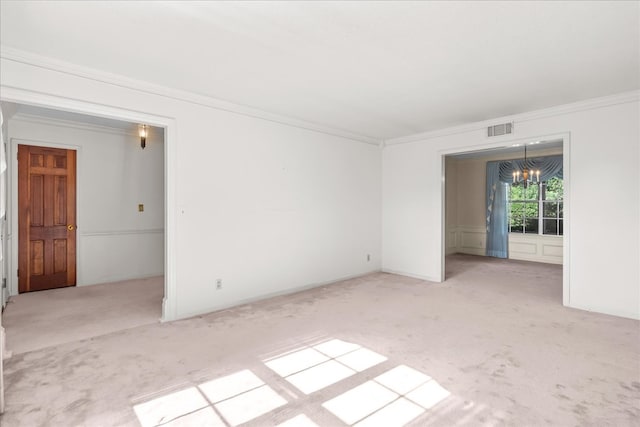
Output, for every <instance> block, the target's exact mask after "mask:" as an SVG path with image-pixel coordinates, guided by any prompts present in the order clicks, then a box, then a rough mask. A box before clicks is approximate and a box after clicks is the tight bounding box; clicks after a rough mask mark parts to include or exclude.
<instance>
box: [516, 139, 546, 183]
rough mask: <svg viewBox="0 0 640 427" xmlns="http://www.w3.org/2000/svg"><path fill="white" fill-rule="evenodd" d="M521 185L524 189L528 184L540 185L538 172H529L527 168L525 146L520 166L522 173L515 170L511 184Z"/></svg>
mask: <svg viewBox="0 0 640 427" xmlns="http://www.w3.org/2000/svg"><path fill="white" fill-rule="evenodd" d="M520 183H522V186H523V187H524V188H527V187H528V186H529V184H540V171H539V170H529V167H528V166H527V146H526V145H525V146H524V163H523V164H522V173H520V170H519V169H517V168H516V170H514V171H513V184H514V185H518V184H520Z"/></svg>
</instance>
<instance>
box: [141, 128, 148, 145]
mask: <svg viewBox="0 0 640 427" xmlns="http://www.w3.org/2000/svg"><path fill="white" fill-rule="evenodd" d="M146 146H147V125H142V126H140V148H142V149H143V150H144V147H146Z"/></svg>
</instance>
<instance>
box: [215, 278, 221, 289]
mask: <svg viewBox="0 0 640 427" xmlns="http://www.w3.org/2000/svg"><path fill="white" fill-rule="evenodd" d="M216 289H217V290H220V289H222V279H216Z"/></svg>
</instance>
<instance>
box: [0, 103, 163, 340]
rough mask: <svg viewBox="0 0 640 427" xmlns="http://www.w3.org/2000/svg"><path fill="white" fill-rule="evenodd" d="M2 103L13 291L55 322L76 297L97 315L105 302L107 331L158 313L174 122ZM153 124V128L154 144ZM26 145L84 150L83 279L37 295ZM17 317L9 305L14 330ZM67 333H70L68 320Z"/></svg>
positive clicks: (36, 316)
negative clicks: (23, 194) (31, 272)
mask: <svg viewBox="0 0 640 427" xmlns="http://www.w3.org/2000/svg"><path fill="white" fill-rule="evenodd" d="M2 109H3V115H4V121H5V123H6V124H7V129H6V132H3V133H4V135H5V138H6V142H7V158H8V159H9V161H8V178H9V179H8V181H9V182H8V188H7V190H8V209H7V212H8V215H9V218H8V221H7V232H6V236H7V239H6V247H5V248H4V249H5V252H4V253H5V254H7V256H6V257H5V260H4V261H3V262H4V263H5V267H6V269H5V271H6V272H7V279H8V280H7V287H6V289H4V290H3V291H4V292H3V298H7V297H10V298H11V299H15V302H16V304H17V303H18V301H23V302H22V304H24V305H31V308H27V311H28V310H29V309H32V310H34V311H33V313H32V314H31V316H32V319H33V320H34V322H35V323H37V322H46V317H47V316H50V317H52V318H56V313H55V311H56V310H63V311H64V312H67V313H69V310H71V307H72V306H73V304H76V306H77V308H78V310H80V311H82V309H83V306H84V310H85V311H86V310H89V311H93V314H95V311H96V310H101V315H100V316H93V317H94V318H95V321H96V322H98V323H100V322H101V323H100V327H97V328H94V330H95V331H98V332H99V331H101V330H104V331H107V332H109V331H111V330H118V329H124V328H127V327H129V326H131V325H128V324H127V321H130V322H133V324H132V325H133V326H137V325H138V324H140V323H141V322H149V323H151V322H155V321H158V320H159V319H160V318H161V317H162V315H163V299H164V298H165V297H166V295H165V293H166V292H165V279H164V273H165V252H166V250H165V230H164V229H165V209H166V208H165V205H166V202H165V154H164V153H165V129H164V128H162V127H156V126H152V125H148V124H146V123H134V122H128V121H123V120H115V119H110V118H103V117H97V116H91V115H86V114H80V113H72V112H68V111H62V110H57V109H51V108H44V107H39V106H32V105H27V104H19V103H8V102H3V103H2ZM143 125H145V130H146V132H147V134H146V135H145V138H144V139H145V140H144V147H143V146H142V145H143V141H142V138H141V132H140V131H141V130H142V126H143ZM19 147H20V148H23V147H34V149H35V150H36V151H38V150H40V151H44V152H49V151H51V152H57V151H56V150H62V151H65V150H66V151H69V152H73V153H75V155H76V214H77V217H76V221H75V223H74V224H69V225H70V226H71V227H73V228H75V229H74V230H73V231H74V233H75V236H74V237H75V242H74V243H75V245H76V251H75V263H76V272H77V273H76V277H75V283H73V285H74V286H73V287H69V288H64V289H63V288H59V287H58V286H55V285H54V286H51V287H52V288H58V289H52V290H43V291H42V292H33V293H24V292H23V291H24V289H19V286H18V283H19V278H18V273H19V272H18V266H19V265H20V262H19V261H20V253H19V251H18V246H19V242H20V239H21V236H20V233H18V222H19V219H20V218H19V217H20V211H19V209H18V196H19V185H18V183H19V181H20V179H19V177H18V159H17V151H18V148H19ZM35 158H36V157H34V159H35ZM36 172H37V170H36ZM35 181H37V180H35ZM31 187H33V189H36V190H37V188H36V187H34V186H31ZM25 188H27V187H25ZM28 190H29V191H31V190H32V188H28ZM56 197H57V196H56ZM52 200H53V199H52ZM56 200H57V199H56ZM70 229H71V228H70ZM32 246H33V245H32ZM35 270H38V268H35ZM36 273H38V271H36ZM67 285H68V284H67ZM65 286H66V285H65ZM45 289H46V288H45ZM32 290H35V289H32ZM65 292H66V293H65ZM36 294H41V295H36ZM44 294H47V295H44ZM91 304H95V305H93V306H92V305H91ZM25 308H26V307H25ZM90 314H91V313H90ZM9 315H10V313H8V311H7V312H5V319H4V326H5V328H7V330H8V331H9V333H10V332H11V331H10V327H11V320H10V316H9ZM77 316H80V313H77ZM59 318H60V317H59V316H58V319H59ZM126 319H129V320H126ZM76 320H77V319H76ZM58 323H59V322H58ZM72 326H73V325H72ZM76 326H77V328H76V329H77V333H78V334H79V335H78V336H76V338H78V337H84V335H83V334H87V333H89V329H91V328H89V327H88V325H86V324H84V325H83V324H82V322H77V325H76ZM101 328H102V329H101ZM66 334H67V338H65V339H68V336H69V330H68V328H67V332H66ZM71 335H73V333H72V334H71ZM9 340H10V337H9ZM45 344H46V343H45ZM9 347H11V341H9Z"/></svg>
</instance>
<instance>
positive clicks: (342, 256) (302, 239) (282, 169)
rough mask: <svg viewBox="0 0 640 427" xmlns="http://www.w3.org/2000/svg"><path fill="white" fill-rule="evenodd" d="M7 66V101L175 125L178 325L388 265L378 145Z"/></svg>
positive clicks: (200, 102) (172, 309)
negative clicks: (183, 320)
mask: <svg viewBox="0 0 640 427" xmlns="http://www.w3.org/2000/svg"><path fill="white" fill-rule="evenodd" d="M36 62H38V61H36ZM0 65H1V67H0V73H1V74H0V77H1V82H2V90H3V92H2V93H3V94H4V96H5V97H7V94H8V93H13V94H14V95H13V96H12V98H30V99H34V100H36V101H35V102H37V103H43V104H47V105H50V104H55V105H65V104H68V103H71V104H72V105H73V106H74V108H75V107H77V106H78V105H79V104H82V105H83V106H85V105H86V108H88V109H96V110H100V109H102V108H103V107H104V108H105V109H107V110H108V111H114V110H113V109H117V115H119V114H120V112H126V115H127V116H128V117H133V116H137V115H139V114H140V112H144V114H147V113H148V114H152V115H154V117H156V118H158V121H161V120H162V121H166V122H167V123H172V124H173V125H172V126H170V127H169V128H168V130H167V132H168V139H167V142H168V148H167V150H168V155H167V157H168V162H169V166H168V168H169V173H168V175H167V176H168V177H169V182H168V183H167V186H168V187H167V191H168V192H169V193H167V194H168V203H169V205H168V209H169V211H168V213H169V214H170V215H169V216H168V221H169V226H168V229H167V230H166V232H167V236H172V235H175V236H176V238H175V239H174V240H173V241H171V240H170V241H169V242H168V244H169V247H168V250H169V253H173V254H174V256H173V257H169V259H168V260H167V262H168V263H169V265H167V264H165V266H167V267H169V271H168V274H167V276H168V279H167V292H168V296H167V298H168V300H167V301H165V316H164V318H165V319H166V320H170V319H173V318H177V317H186V316H189V315H193V314H197V313H203V312H208V311H212V310H215V309H218V308H222V307H227V306H231V305H235V304H239V303H241V302H243V301H248V300H252V299H256V298H260V297H263V296H267V295H273V294H277V293H284V292H291V291H294V290H296V289H301V288H304V287H307V286H313V285H317V284H320V283H326V282H331V281H334V280H337V279H340V278H344V277H351V276H356V275H361V274H363V273H366V272H369V271H374V270H379V269H380V265H381V257H380V247H381V243H380V234H381V219H380V206H381V193H380V182H381V166H380V148H379V147H378V146H377V145H372V144H368V143H363V142H360V141H355V140H354V139H351V138H348V137H344V136H335V135H332V134H329V133H327V132H321V131H315V130H307V129H304V128H303V127H304V125H299V126H291V125H286V124H280V123H278V122H276V121H274V120H267V119H263V118H256V117H252V114H253V113H235V112H230V111H225V109H227V107H225V105H224V104H223V103H215V102H214V103H212V102H209V100H208V99H202V98H197V99H196V98H193V97H191V98H190V99H196V100H195V101H193V102H192V101H191V100H186V99H187V98H188V97H186V98H185V97H181V96H174V95H172V94H169V93H167V92H166V91H159V92H157V93H163V94H153V93H151V92H155V88H150V87H149V86H148V85H145V84H141V85H138V84H137V83H135V82H129V81H127V82H128V83H118V84H108V83H104V82H103V81H108V80H110V79H111V77H110V76H102V75H100V76H96V77H95V78H94V77H92V76H93V75H94V73H93V72H89V71H87V70H85V69H82V70H80V69H75V68H74V67H73V66H69V65H68V64H62V65H61V64H60V63H58V62H55V63H53V62H47V61H43V62H38V63H37V64H36V63H34V61H32V60H25V59H24V58H23V59H20V60H19V61H18V60H12V59H7V58H6V57H3V58H2V62H1V64H0ZM36 65H37V66H36ZM54 69H55V70H56V71H54ZM78 75H83V76H85V77H79V76H78ZM119 81H120V80H119ZM129 83H131V84H129ZM129 87H136V89H132V88H129ZM9 88H11V89H9ZM172 93H173V92H172ZM7 100H14V99H7ZM67 100H71V101H70V102H68V101H67ZM23 102H24V100H23ZM83 108H85V107H83ZM231 109H234V108H231ZM114 114H115V113H114ZM264 117H265V118H268V115H264ZM165 118H166V119H165ZM275 120H279V119H275ZM154 123H155V122H154ZM172 165H175V174H173V172H174V171H173V170H172V168H173V167H174V166H172ZM173 198H175V203H174V204H173V205H172V203H173V202H172V200H173ZM172 218H175V220H173V219H172ZM172 221H174V222H175V223H174V224H172ZM367 254H370V255H371V259H370V261H367ZM173 276H175V295H172V292H174V291H173V290H172V289H173V288H172V284H171V283H172V282H171V281H172V280H174V279H173V278H172V277H173ZM217 278H220V279H222V280H223V289H222V290H219V291H217V290H216V289H215V279H217Z"/></svg>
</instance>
